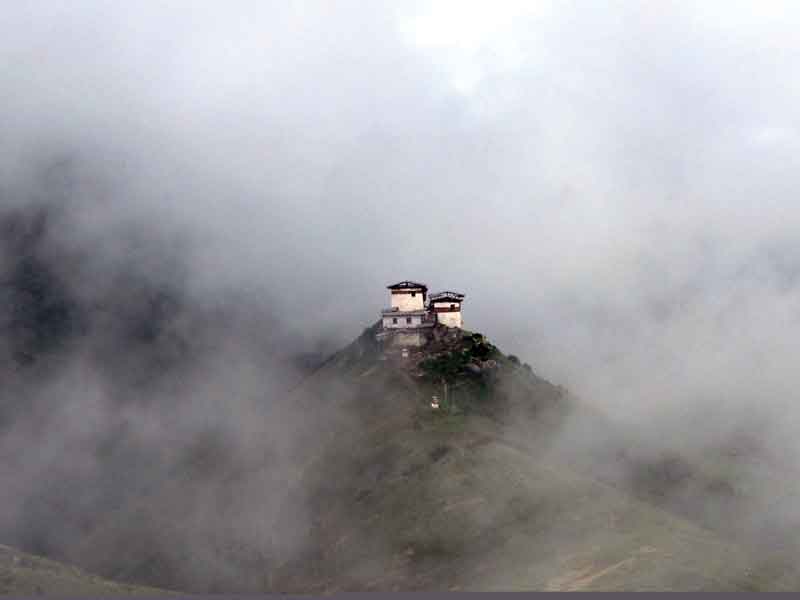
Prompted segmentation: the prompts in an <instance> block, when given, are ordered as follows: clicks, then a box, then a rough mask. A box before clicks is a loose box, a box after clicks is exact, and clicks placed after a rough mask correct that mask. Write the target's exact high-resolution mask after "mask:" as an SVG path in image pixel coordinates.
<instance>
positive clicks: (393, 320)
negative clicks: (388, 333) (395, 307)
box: [392, 317, 397, 325]
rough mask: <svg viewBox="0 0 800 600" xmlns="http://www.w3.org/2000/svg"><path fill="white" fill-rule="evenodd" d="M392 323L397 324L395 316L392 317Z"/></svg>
mask: <svg viewBox="0 0 800 600" xmlns="http://www.w3.org/2000/svg"><path fill="white" fill-rule="evenodd" d="M392 323H394V324H395V325H397V317H394V318H393V319H392Z"/></svg>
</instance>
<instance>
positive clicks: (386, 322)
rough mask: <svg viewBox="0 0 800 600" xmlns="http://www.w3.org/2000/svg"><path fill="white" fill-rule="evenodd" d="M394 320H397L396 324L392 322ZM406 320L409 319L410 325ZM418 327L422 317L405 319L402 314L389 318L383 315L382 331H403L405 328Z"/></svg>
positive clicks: (415, 316) (416, 316)
mask: <svg viewBox="0 0 800 600" xmlns="http://www.w3.org/2000/svg"><path fill="white" fill-rule="evenodd" d="M395 319H397V323H395V322H394V320H395ZM407 319H411V323H409V322H408V321H407ZM420 325H422V316H420V315H414V316H410V317H407V316H404V315H403V314H402V313H398V314H396V315H391V316H386V315H384V317H383V327H384V329H404V328H407V327H419V326H420Z"/></svg>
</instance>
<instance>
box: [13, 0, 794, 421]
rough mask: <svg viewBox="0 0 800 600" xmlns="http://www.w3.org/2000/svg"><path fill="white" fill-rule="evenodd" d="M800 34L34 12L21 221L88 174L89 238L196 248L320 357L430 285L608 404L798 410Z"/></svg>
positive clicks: (598, 19)
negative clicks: (326, 345)
mask: <svg viewBox="0 0 800 600" xmlns="http://www.w3.org/2000/svg"><path fill="white" fill-rule="evenodd" d="M798 16H800V10H798V7H797V5H796V3H794V2H734V1H731V0H726V1H720V2H712V1H705V2H701V3H700V2H659V3H644V2H638V1H635V2H610V1H604V2H585V1H575V2H570V1H562V2H544V1H542V2H534V1H525V2H523V1H511V0H509V1H505V2H504V1H501V0H495V1H492V2H481V3H472V2H466V1H464V0H459V1H455V0H453V1H440V2H402V3H398V2H385V3H380V2H366V1H364V2H346V1H337V2H294V3H291V2H264V1H252V2H248V1H229V2H225V3H219V2H206V1H193V2H136V3H120V2H116V1H113V2H112V1H108V2H106V1H101V0H83V1H81V0H74V1H71V2H53V1H52V0H47V1H35V0H28V1H26V2H10V3H7V5H6V6H4V8H3V11H2V13H0V67H1V68H0V95H1V97H2V102H0V189H2V191H3V196H2V201H3V202H8V203H12V202H27V201H30V199H31V198H35V197H36V196H37V194H38V193H39V192H38V190H39V189H40V185H41V182H40V181H39V179H40V177H41V168H42V165H43V164H47V163H48V161H52V160H59V159H60V158H65V157H68V158H69V159H70V160H71V161H73V162H72V163H71V164H73V165H74V167H73V169H74V170H73V173H74V178H75V181H74V182H73V187H72V188H71V190H72V191H71V192H70V194H72V195H74V196H77V197H79V198H80V199H81V201H82V202H83V201H85V202H87V203H88V204H86V205H85V207H84V208H85V210H84V212H82V213H81V214H79V215H76V216H75V221H76V226H77V227H80V228H83V230H82V231H83V233H84V234H86V235H95V236H96V235H98V233H97V232H98V231H104V230H106V228H107V227H109V225H110V224H113V223H117V222H127V221H130V220H138V221H140V222H141V221H143V222H146V223H148V224H149V225H150V226H152V227H153V228H157V229H159V230H164V231H166V232H168V234H170V235H171V233H170V232H175V233H174V234H175V235H179V234H180V235H184V234H185V235H188V236H190V237H192V239H195V240H199V242H198V243H197V244H196V245H195V247H194V250H192V252H193V254H192V261H191V267H192V274H193V281H194V284H195V285H196V286H197V289H198V290H202V289H207V288H208V287H209V286H210V287H211V288H213V287H215V286H224V287H228V288H233V289H245V288H246V289H258V290H261V291H262V292H263V294H265V297H269V299H270V302H271V303H272V305H273V306H274V307H275V309H276V312H278V314H280V315H282V316H283V317H285V321H286V325H287V327H289V328H290V329H292V330H293V331H296V332H297V333H298V334H302V335H304V336H306V337H307V338H308V339H313V338H314V337H315V336H328V337H330V336H333V337H334V338H335V339H337V340H339V341H341V342H346V341H347V340H349V339H351V338H352V337H354V336H355V335H357V334H358V333H359V332H360V331H361V328H362V327H364V326H366V325H368V324H370V323H372V322H374V321H375V320H376V319H377V316H378V311H379V310H380V309H381V308H382V306H383V305H384V304H385V303H386V301H387V297H386V290H385V286H386V285H387V284H389V283H393V282H395V281H397V280H402V279H407V278H409V279H417V280H422V281H425V282H427V283H428V284H429V285H430V286H431V287H432V288H434V289H442V288H443V289H454V290H458V291H462V292H464V293H465V294H466V295H467V298H466V302H465V307H464V314H465V325H466V326H467V327H468V328H471V329H475V330H480V331H482V332H484V333H487V334H488V335H490V336H491V337H492V338H493V339H494V340H495V341H496V342H497V343H498V345H500V346H501V347H502V348H503V349H504V350H506V351H509V352H514V353H517V354H519V355H520V356H521V357H522V358H523V360H527V361H529V362H531V363H532V365H533V366H534V369H535V370H536V371H537V372H538V373H540V374H541V375H543V376H545V377H547V378H548V379H551V380H554V381H556V382H558V383H562V384H564V385H566V386H568V387H570V388H572V389H573V390H575V391H576V392H578V393H579V394H581V395H583V396H585V397H589V398H592V399H593V400H595V401H597V402H600V403H603V404H606V405H608V406H616V407H625V406H627V407H629V408H633V407H640V406H645V407H652V406H659V407H660V406H672V405H678V404H681V403H684V402H687V401H689V402H695V401H697V402H700V401H703V400H708V399H713V402H739V401H741V400H746V401H748V402H753V401H754V399H757V401H758V402H759V403H761V404H763V403H764V401H766V400H770V401H774V400H776V399H778V398H780V399H781V401H785V400H787V399H788V400H789V401H793V395H794V394H796V390H798V389H800V386H799V385H798V384H800V381H798V378H800V375H798V374H797V373H796V365H795V357H796V356H799V355H800V341H798V340H800V336H798V335H797V332H798V331H800V288H798V281H799V280H798V275H800V245H799V244H798V239H800V237H798V233H800V203H798V201H797V198H796V194H797V189H798V180H800V169H798V166H800V165H798V162H800V160H799V159H798V157H800V154H799V153H798V147H799V146H800V144H799V141H800V137H798V126H800V120H799V118H800V108H798V107H800V75H798V70H797V64H798V59H800V38H798V37H797V31H798V26H799V25H800V23H798V20H799V19H798ZM90 205H91V206H92V207H93V208H92V210H91V211H89V210H88V206H90ZM82 206H84V205H82ZM100 207H104V208H100ZM68 235H74V232H69V234H68Z"/></svg>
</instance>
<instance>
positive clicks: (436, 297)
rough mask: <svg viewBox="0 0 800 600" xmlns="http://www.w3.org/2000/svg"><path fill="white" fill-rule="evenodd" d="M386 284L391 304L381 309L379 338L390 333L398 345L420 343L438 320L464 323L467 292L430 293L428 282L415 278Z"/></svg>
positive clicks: (455, 324)
mask: <svg viewBox="0 0 800 600" xmlns="http://www.w3.org/2000/svg"><path fill="white" fill-rule="evenodd" d="M387 287H388V289H389V308H386V309H384V310H382V311H381V323H382V325H383V327H382V328H381V331H380V332H379V333H378V339H385V338H387V337H390V336H391V337H392V338H393V341H394V343H395V344H396V345H400V346H421V345H423V344H424V343H425V342H426V340H427V335H426V334H427V331H428V330H430V329H431V328H432V327H434V326H435V325H437V324H438V325H444V326H445V327H451V328H459V329H460V328H461V327H462V325H463V319H462V317H461V303H462V302H463V301H464V294H460V293H458V292H439V293H437V294H432V295H431V296H428V286H427V285H425V284H424V283H418V282H416V281H401V282H400V283H395V284H393V285H390V286H387Z"/></svg>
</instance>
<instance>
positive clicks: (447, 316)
mask: <svg viewBox="0 0 800 600" xmlns="http://www.w3.org/2000/svg"><path fill="white" fill-rule="evenodd" d="M450 304H451V302H434V303H433V307H434V308H450ZM456 306H458V305H456ZM436 320H437V321H438V322H439V323H441V324H442V325H445V326H447V327H458V328H459V329H461V328H462V327H463V325H464V322H463V320H462V318H461V310H460V309H459V310H458V311H455V312H437V313H436Z"/></svg>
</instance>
